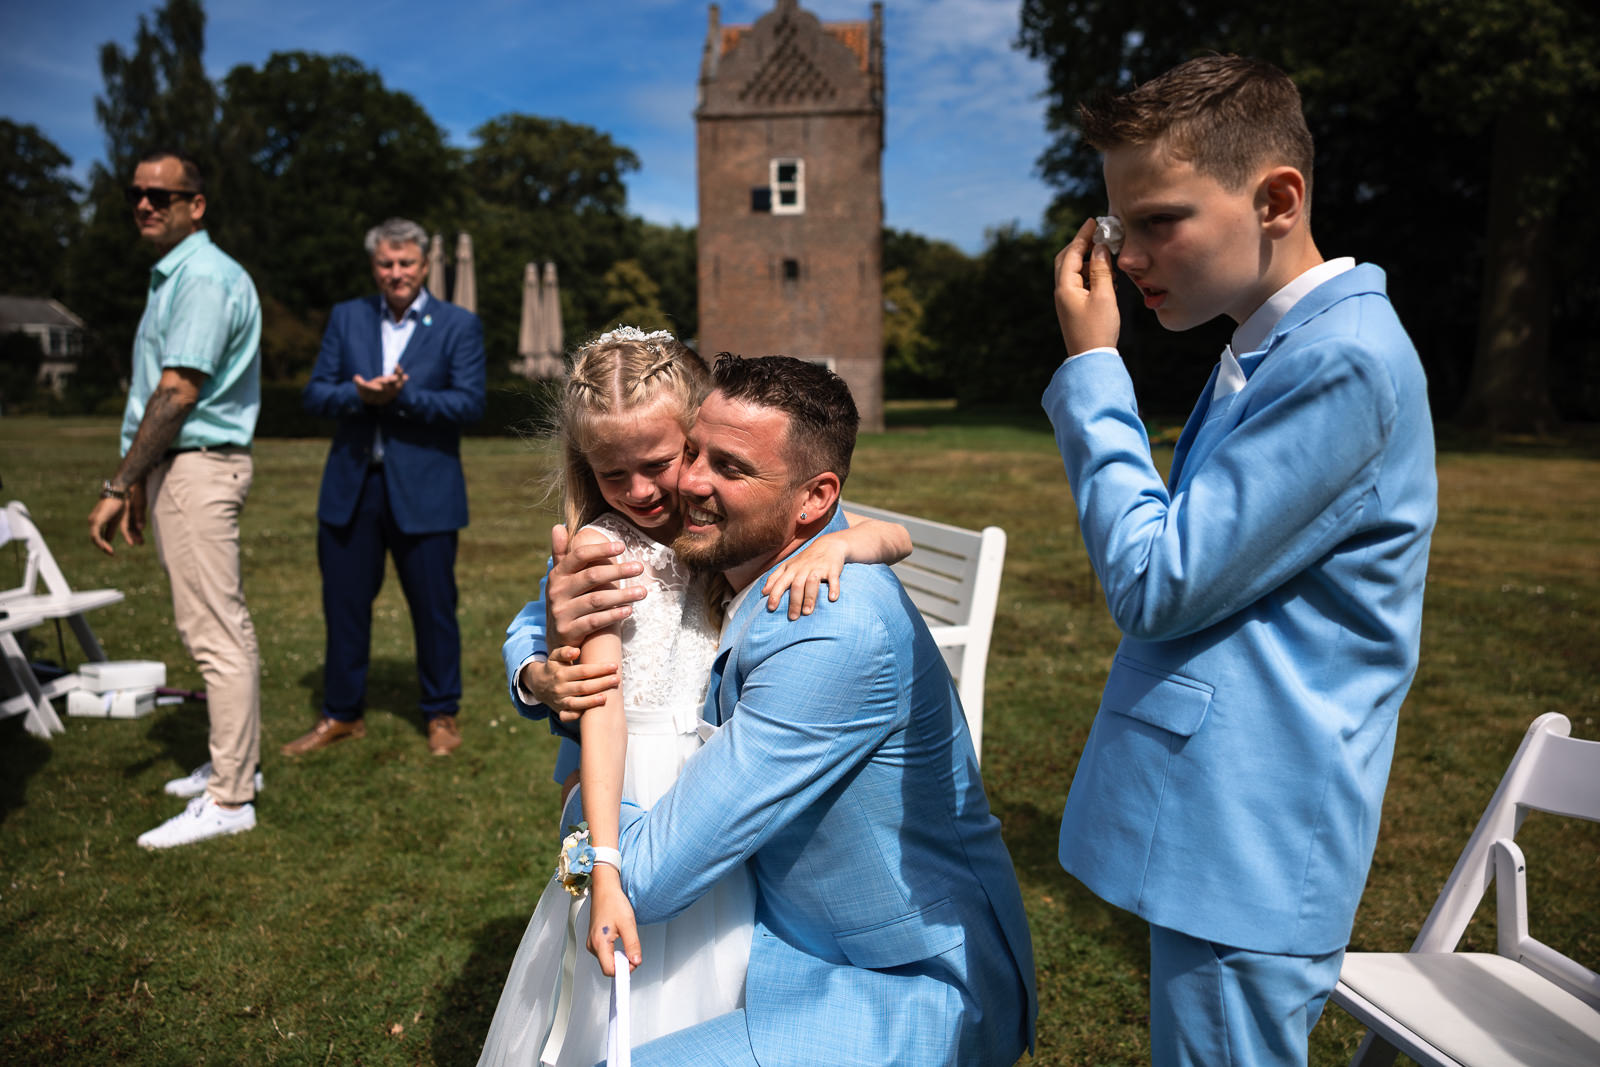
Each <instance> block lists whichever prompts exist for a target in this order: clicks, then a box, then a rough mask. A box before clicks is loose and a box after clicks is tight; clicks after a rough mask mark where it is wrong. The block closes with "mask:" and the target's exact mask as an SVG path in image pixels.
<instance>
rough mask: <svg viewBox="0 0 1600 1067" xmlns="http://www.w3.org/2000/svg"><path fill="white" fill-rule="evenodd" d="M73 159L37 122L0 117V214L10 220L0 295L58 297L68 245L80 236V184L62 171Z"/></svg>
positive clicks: (0, 262) (1, 265) (0, 264)
mask: <svg viewBox="0 0 1600 1067" xmlns="http://www.w3.org/2000/svg"><path fill="white" fill-rule="evenodd" d="M70 166H72V160H71V158H69V157H68V156H67V155H66V154H65V153H64V152H62V151H61V149H59V148H57V147H56V146H55V144H54V143H53V142H51V141H50V140H49V138H47V137H45V136H44V134H42V133H40V132H39V130H38V128H37V127H35V126H19V125H18V124H17V123H15V122H12V121H11V120H10V119H0V217H4V218H6V219H9V220H10V225H11V237H10V240H9V242H8V243H9V248H8V251H7V254H6V256H5V258H4V259H3V260H0V293H13V294H17V295H21V296H58V295H61V293H62V292H63V289H62V283H63V281H64V280H65V276H66V257H67V248H68V246H69V245H70V244H71V242H72V240H73V238H74V237H76V236H77V233H78V229H79V226H80V222H79V220H78V203H77V197H78V194H79V192H80V191H81V189H80V187H79V185H78V183H77V182H75V181H73V180H72V179H71V178H69V177H67V175H66V174H64V173H62V172H63V171H65V170H66V169H67V168H68V167H70Z"/></svg>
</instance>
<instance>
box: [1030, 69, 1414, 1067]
mask: <svg viewBox="0 0 1600 1067" xmlns="http://www.w3.org/2000/svg"><path fill="white" fill-rule="evenodd" d="M1081 118H1082V123H1081V125H1082V128H1083V133H1084V138H1085V140H1086V141H1087V142H1088V143H1090V144H1093V145H1094V146H1095V147H1096V148H1098V149H1100V151H1101V152H1102V153H1103V154H1104V163H1105V179H1106V189H1107V194H1108V197H1109V201H1110V210H1111V214H1113V215H1115V216H1117V217H1119V218H1120V219H1121V222H1122V225H1123V228H1124V230H1125V242H1124V243H1123V245H1122V247H1121V250H1120V253H1119V255H1118V262H1117V266H1118V268H1119V269H1120V270H1121V271H1122V272H1123V273H1124V274H1125V275H1127V276H1128V277H1129V278H1130V279H1131V280H1132V281H1133V282H1134V284H1135V285H1136V286H1137V287H1138V289H1139V292H1140V294H1141V295H1142V297H1143V300H1144V304H1145V306H1146V307H1148V308H1150V309H1152V310H1153V311H1154V312H1155V313H1156V317H1157V318H1158V319H1159V320H1160V322H1161V323H1162V325H1163V326H1165V327H1167V328H1168V329H1172V330H1183V329H1188V328H1190V327H1192V326H1197V325H1199V324H1201V323H1203V322H1206V321H1208V320H1210V319H1212V318H1214V317H1216V316H1218V315H1223V314H1225V315H1228V316H1229V317H1230V318H1232V319H1233V320H1234V321H1235V322H1236V323H1238V324H1239V325H1238V328H1237V330H1236V331H1235V333H1234V335H1233V342H1232V344H1231V345H1230V346H1229V348H1228V350H1227V351H1225V352H1224V353H1223V357H1222V360H1221V362H1220V363H1219V364H1218V367H1217V369H1216V370H1215V371H1214V372H1213V374H1212V377H1211V380H1210V381H1209V382H1208V383H1207V385H1206V387H1205V389H1204V391H1203V392H1202V394H1201V396H1200V400H1199V402H1198V404H1197V405H1196V407H1195V410H1194V412H1193V414H1192V415H1191V416H1190V417H1189V421H1188V424H1187V425H1186V426H1185V428H1184V430H1183V433H1182V436H1181V437H1180V438H1179V441H1178V445H1177V448H1176V451H1175V453H1174V455H1173V462H1172V469H1171V472H1170V475H1169V478H1168V481H1167V483H1165V484H1163V482H1162V480H1161V478H1160V475H1159V474H1158V473H1157V471H1156V469H1155V466H1154V464H1153V463H1152V461H1151V456H1150V445H1149V441H1148V439H1147V438H1146V436H1145V432H1144V429H1143V425H1142V423H1141V421H1140V419H1139V415H1138V408H1137V405H1136V402H1135V398H1134V395H1133V389H1132V386H1131V383H1130V381H1129V379H1128V375H1127V372H1126V371H1125V369H1124V368H1123V365H1122V361H1121V359H1120V358H1119V356H1118V353H1117V351H1116V349H1115V347H1114V346H1115V344H1116V341H1117V337H1118V333H1119V329H1120V319H1119V316H1118V311H1117V305H1116V298H1115V294H1114V292H1113V274H1112V264H1111V250H1110V249H1109V248H1108V247H1107V246H1106V245H1104V244H1096V243H1094V238H1093V236H1092V235H1093V232H1094V230H1095V229H1096V226H1095V222H1094V220H1090V221H1089V222H1087V223H1085V225H1084V227H1083V228H1082V229H1081V230H1080V231H1079V233H1078V234H1077V236H1076V237H1075V238H1074V239H1073V241H1072V243H1071V244H1069V245H1068V246H1067V247H1066V248H1065V249H1063V251H1062V252H1061V254H1060V255H1059V256H1058V257H1057V260H1056V308H1057V315H1058V318H1059V320H1060V323H1061V331H1062V336H1063V338H1064V340H1065V342H1066V348H1067V353H1068V358H1067V360H1066V362H1065V363H1063V364H1062V366H1061V368H1060V369H1059V370H1058V371H1057V372H1056V375H1055V377H1054V379H1053V380H1052V381H1051V383H1050V386H1049V388H1048V389H1047V390H1046V392H1045V396H1044V406H1045V409H1046V410H1047V411H1048V412H1049V414H1050V418H1051V421H1052V422H1053V424H1054V426H1055V430H1056V439H1057V443H1058V444H1059V446H1060V449H1061V454H1062V458H1063V460H1064V462H1065V465H1066V470H1067V476H1068V478H1069V480H1070V481H1071V484H1072V491H1073V496H1074V498H1075V500H1076V503H1077V507H1078V513H1079V518H1080V522H1081V525H1082V529H1083V536H1084V543H1085V545H1086V546H1087V549H1088V552H1089V557H1090V559H1091V561H1092V562H1093V564H1094V567H1095V571H1096V573H1097V574H1098V575H1099V578H1100V581H1101V583H1102V585H1103V586H1104V588H1105V591H1106V600H1107V603H1108V605H1109V606H1110V608H1111V611H1112V615H1113V617H1114V618H1115V620H1116V622H1117V624H1118V626H1119V627H1120V628H1121V629H1122V631H1123V634H1124V638H1123V641H1122V644H1121V646H1120V647H1119V648H1118V650H1117V655H1116V659H1115V661H1114V663H1113V665H1112V668H1111V674H1110V677H1109V678H1108V679H1107V682H1106V688H1105V694H1104V697H1103V699H1102V702H1101V706H1100V710H1099V713H1098V715H1097V716H1096V718H1095V722H1094V726H1093V728H1092V730H1091V731H1090V735H1089V739H1088V743H1087V745H1086V747H1085V749H1084V754H1083V758H1082V761H1081V762H1080V764H1079V766H1078V770H1077V773H1076V775H1075V777H1074V779H1073V782H1072V787H1071V790H1070V791H1069V793H1068V796H1067V803H1066V808H1065V811H1064V813H1063V817H1062V827H1061V850H1060V858H1061V863H1062V866H1064V867H1065V868H1066V869H1067V870H1068V871H1069V872H1071V873H1072V874H1073V875H1075V876H1076V877H1078V878H1079V879H1081V880H1082V881H1083V882H1084V883H1085V884H1086V885H1088V886H1089V888H1090V889H1092V890H1093V891H1094V892H1095V893H1097V894H1098V895H1100V896H1101V897H1103V898H1104V899H1105V900H1107V901H1109V902H1111V903H1113V904H1116V905H1118V906H1120V907H1124V908H1127V909H1129V910H1131V911H1134V912H1135V913H1137V914H1138V915H1140V916H1142V917H1143V918H1145V919H1146V920H1147V921H1148V922H1149V923H1150V930H1151V965H1150V987H1151V988H1150V998H1151V1022H1150V1026H1151V1044H1152V1051H1153V1059H1154V1061H1155V1063H1157V1064H1161V1065H1166V1064H1218V1063H1231V1064H1289V1063H1304V1062H1305V1058H1306V1038H1307V1035H1308V1033H1309V1031H1310V1029H1311V1027H1312V1026H1313V1025H1314V1024H1315V1022H1316V1020H1317V1018H1318V1016H1319V1014H1320V1013H1321V1010H1322V1006H1323V1004H1324V1002H1325V1000H1326V998H1327V995H1328V993H1329V992H1330V991H1331V990H1332V988H1333V985H1334V983H1335V982H1336V981H1337V978H1338V973H1339V964H1340V961H1341V960H1342V958H1343V953H1344V947H1345V944H1346V942H1347V941H1348V939H1349V935H1350V929H1351V925H1352V923H1353V921H1354V915H1355V910H1356V905H1357V903H1358V902H1359V900H1360V897H1361V889H1362V885H1363V883H1364V882H1365V880H1366V875H1367V868H1368V865H1369V864H1370V862H1371V859H1372V851H1373V846H1374V843H1375V841H1376V837H1377V831H1378V821H1379V809H1380V806H1381V803H1382V799H1383V791H1384V786H1385V783H1386V781H1387V778H1388V773H1389V762H1390V757H1391V755H1392V753H1393V749H1394V736H1395V723H1396V717H1397V713H1398V711H1399V707H1400V703H1401V700H1402V699H1403V698H1404V696H1405V693H1406V690H1407V688H1408V687H1409V685H1410V683H1411V679H1412V676H1413V674H1414V673H1415V671H1416V666H1417V652H1418V641H1419V633H1420V629H1421V614H1422V591H1423V579H1424V575H1425V572H1426V569H1427V555H1428V542H1429V538H1430V536H1431V533H1432V530H1433V524H1434V518H1435V510H1436V509H1435V496H1436V485H1435V478H1434V462H1433V438H1432V425H1431V421H1430V418H1429V414H1428V404H1427V389H1426V383H1425V381H1424V380H1423V374H1422V368H1421V365H1420V363H1419V361H1418V358H1417V354H1416V351H1415V350H1414V348H1413V347H1412V345H1411V342H1410V340H1409V339H1408V338H1407V336H1406V333H1405V331H1404V329H1403V328H1402V327H1401V325H1400V322H1399V320H1398V319H1397V318H1396V316H1395V314H1394V310H1393V308H1392V307H1391V306H1390V304H1389V301H1388V298H1387V296H1386V295H1385V293H1384V277H1383V272H1382V271H1380V270H1379V269H1378V268H1376V267H1373V266H1369V265H1360V266H1357V265H1356V264H1355V263H1354V262H1353V261H1351V260H1333V261H1329V262H1325V261H1324V260H1323V258H1322V256H1321V254H1320V253H1319V252H1318V251H1317V248H1316V245H1315V243H1314V242H1313V241H1312V238H1311V231H1310V191H1311V136H1310V133H1309V132H1308V131H1307V129H1306V125H1305V120H1304V118H1303V116H1302V114H1301V108H1300V99H1299V94H1298V92H1297V91H1296V89H1295V87H1294V85H1293V83H1292V82H1290V81H1289V79H1288V78H1287V77H1285V76H1284V75H1283V74H1282V73H1281V72H1280V71H1278V70H1276V69H1274V68H1272V67H1270V66H1268V65H1267V64H1264V63H1259V62H1255V61H1251V60H1245V59H1240V58H1238V57H1234V56H1210V57H1204V58H1201V59H1197V60H1192V61H1190V62H1189V63H1185V64H1183V65H1181V66H1179V67H1177V68H1174V69H1173V70H1171V71H1169V72H1168V73H1166V74H1164V75H1162V76H1161V77H1159V78H1156V79H1154V80H1153V81H1151V82H1148V83H1146V84H1144V85H1142V86H1140V87H1138V88H1137V89H1135V90H1133V91H1132V92H1130V93H1127V94H1125V95H1123V96H1119V97H1114V98H1108V99H1104V100H1101V101H1097V102H1095V103H1094V104H1091V105H1086V106H1085V107H1083V108H1082V109H1081Z"/></svg>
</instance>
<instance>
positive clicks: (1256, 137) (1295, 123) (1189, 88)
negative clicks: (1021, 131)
mask: <svg viewBox="0 0 1600 1067" xmlns="http://www.w3.org/2000/svg"><path fill="white" fill-rule="evenodd" d="M1078 125H1079V128H1080V129H1081V130H1082V131H1083V139H1084V140H1085V141H1086V142H1088V143H1089V144H1090V145H1092V146H1093V147H1094V148H1096V149H1098V150H1100V151H1101V152H1104V151H1107V150H1108V149H1112V148H1116V147H1119V146H1121V145H1148V144H1152V143H1154V142H1156V141H1161V142H1163V147H1165V148H1166V149H1167V150H1168V151H1170V152H1171V153H1172V154H1173V155H1174V156H1175V157H1177V158H1178V159H1182V160H1185V161H1186V162H1188V163H1190V164H1192V165H1193V166H1194V168H1195V170H1197V171H1199V172H1200V173H1202V174H1206V175H1209V176H1210V177H1212V178H1215V179H1216V180H1217V181H1218V182H1219V183H1221V184H1222V186H1223V187H1224V188H1226V189H1229V190H1231V191H1235V192H1237V191H1238V190H1239V189H1242V188H1243V187H1244V186H1245V184H1246V183H1248V182H1249V181H1250V180H1251V179H1252V178H1254V177H1255V176H1256V174H1257V173H1258V172H1259V171H1260V170H1261V168H1262V167H1266V166H1282V165H1287V166H1291V167H1293V168H1295V169H1296V170H1298V171H1299V172H1300V174H1301V175H1302V176H1303V177H1304V178H1305V180H1306V200H1307V202H1309V201H1310V199H1311V156H1312V144H1311V131H1310V130H1309V129H1307V128H1306V118H1305V113H1304V112H1303V111H1302V109H1301V105H1300V90H1299V89H1296V88H1295V84H1294V82H1292V81H1290V80H1289V76H1288V75H1287V74H1285V73H1284V72H1283V71H1281V70H1279V69H1278V68H1277V67H1274V66H1273V65H1272V64H1271V63H1264V62H1262V61H1261V60H1259V59H1246V58H1243V57H1241V56H1231V55H1230V56H1219V55H1209V56H1200V57H1199V58H1196V59H1191V60H1189V61H1188V62H1187V63H1180V64H1179V65H1178V66H1176V67H1173V68H1172V69H1171V70H1169V71H1167V72H1166V73H1165V74H1162V75H1159V76H1157V77H1155V78H1152V79H1150V80H1149V81H1147V82H1145V83H1144V84H1143V85H1140V86H1137V87H1136V88H1134V89H1132V90H1130V91H1129V92H1126V93H1122V94H1121V95H1112V94H1110V93H1103V94H1101V95H1100V96H1098V97H1096V98H1095V99H1093V100H1091V101H1088V102H1086V103H1082V104H1079V105H1078Z"/></svg>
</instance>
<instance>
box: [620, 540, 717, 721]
mask: <svg viewBox="0 0 1600 1067" xmlns="http://www.w3.org/2000/svg"><path fill="white" fill-rule="evenodd" d="M589 527H590V528H593V529H595V530H598V531H600V532H601V533H603V534H605V535H606V536H607V537H610V538H613V539H615V540H617V541H621V542H622V543H623V544H624V545H625V546H627V547H626V548H624V549H623V552H622V556H621V557H620V558H622V559H624V560H637V561H638V562H640V563H642V564H644V573H643V574H641V575H640V576H639V577H637V578H633V579H629V582H628V583H627V584H636V583H640V582H643V583H645V584H647V585H648V587H649V590H650V592H649V595H648V596H646V597H645V598H644V599H643V600H641V601H639V602H637V603H635V604H634V606H633V614H632V615H630V616H629V617H628V618H627V620H626V621H625V622H624V623H623V624H622V706H623V711H624V712H625V713H626V715H627V718H628V732H629V733H630V734H669V733H670V734H692V733H694V732H695V727H696V725H697V724H698V723H699V721H700V709H701V706H702V705H703V704H704V703H705V697H706V686H707V684H708V683H709V682H710V679H711V663H712V661H713V660H714V659H715V658H716V655H717V642H718V635H717V632H716V631H715V630H714V629H713V628H712V626H711V620H710V618H709V616H708V614H707V611H706V598H705V584H704V580H703V579H700V578H696V577H695V576H694V575H693V574H692V573H691V572H690V570H689V568H688V567H687V566H685V565H684V564H683V563H682V562H680V561H679V559H678V557H677V556H676V555H675V554H674V553H673V551H672V549H671V548H669V547H668V546H666V545H663V544H658V543H657V542H655V541H653V540H651V539H650V537H649V536H647V535H646V534H644V533H643V532H641V531H640V530H639V529H638V527H636V526H634V525H633V524H632V523H630V522H628V521H627V520H626V519H624V518H622V517H621V516H620V515H617V514H616V513H614V512H608V513H606V514H605V515H602V516H600V517H599V518H597V519H595V521H594V522H591V523H590V524H589Z"/></svg>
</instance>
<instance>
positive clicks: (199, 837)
mask: <svg viewBox="0 0 1600 1067" xmlns="http://www.w3.org/2000/svg"><path fill="white" fill-rule="evenodd" d="M255 826H256V806H255V805H254V804H245V805H242V806H241V807H239V808H238V809H237V810H235V811H229V810H228V809H227V808H224V807H221V806H220V805H218V804H217V802H216V801H214V800H212V799H211V796H210V794H208V793H207V794H201V795H200V796H197V797H195V798H194V799H193V800H191V801H189V806H188V807H186V808H184V809H183V811H182V812H180V813H179V814H177V815H174V816H173V817H172V818H170V819H168V820H167V821H166V822H164V823H162V824H161V825H160V826H158V827H156V828H155V829H154V830H147V831H145V832H144V833H142V834H140V835H139V844H140V845H141V846H143V847H144V848H173V847H175V846H177V845H192V844H194V843H195V842H196V841H204V840H206V839H207V838H210V837H221V836H223V835H224V834H242V833H244V832H245V831H246V830H254V829H255Z"/></svg>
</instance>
